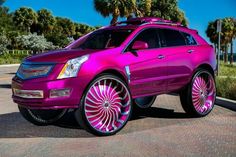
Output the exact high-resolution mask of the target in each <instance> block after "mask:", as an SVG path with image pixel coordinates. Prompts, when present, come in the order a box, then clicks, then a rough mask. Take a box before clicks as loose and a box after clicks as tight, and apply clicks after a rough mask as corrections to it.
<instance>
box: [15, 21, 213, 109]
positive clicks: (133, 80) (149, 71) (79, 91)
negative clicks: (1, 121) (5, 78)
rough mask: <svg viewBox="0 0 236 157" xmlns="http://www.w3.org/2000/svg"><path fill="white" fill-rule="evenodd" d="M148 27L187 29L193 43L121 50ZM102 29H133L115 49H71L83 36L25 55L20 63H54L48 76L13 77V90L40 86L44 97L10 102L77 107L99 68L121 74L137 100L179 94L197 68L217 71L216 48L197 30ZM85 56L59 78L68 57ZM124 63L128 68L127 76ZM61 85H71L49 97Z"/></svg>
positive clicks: (154, 25) (121, 27)
mask: <svg viewBox="0 0 236 157" xmlns="http://www.w3.org/2000/svg"><path fill="white" fill-rule="evenodd" d="M147 28H158V29H160V28H164V29H172V30H178V31H181V32H186V33H188V34H191V35H192V37H193V38H194V39H195V40H196V42H197V45H185V46H176V47H161V48H155V49H143V50H137V51H136V55H135V54H134V53H131V52H129V51H127V52H125V51H124V50H125V48H126V47H127V46H128V45H129V43H130V42H131V41H132V39H133V38H135V36H136V35H137V34H139V33H140V32H141V31H142V30H144V29H147ZM102 29H133V32H132V33H131V34H130V35H129V36H128V37H127V38H126V39H125V41H124V42H122V44H121V45H120V46H119V47H116V48H109V49H104V50H76V49H71V47H72V46H73V45H76V44H78V43H80V42H82V41H83V40H84V39H86V38H87V36H85V37H82V38H80V39H79V40H78V41H75V42H74V43H72V44H71V45H69V46H68V47H67V48H66V49H63V50H56V51H53V52H47V53H43V54H39V55H35V56H32V57H28V58H26V59H25V60H24V62H29V63H35V64H36V63H37V64H42V63H53V64H54V67H53V69H52V71H51V72H50V73H49V74H48V75H47V76H46V77H40V78H33V79H28V80H22V79H20V78H18V77H17V76H15V77H14V78H13V81H12V88H17V89H22V90H42V91H43V92H44V98H42V99H25V98H20V97H17V96H14V95H13V100H14V102H16V103H18V104H20V105H22V106H25V107H27V108H33V109H34V108H35V109H56V108H78V106H79V104H80V100H81V97H82V95H83V93H84V92H85V90H86V89H87V87H88V85H89V83H90V82H91V81H92V80H94V78H96V77H97V76H98V75H99V74H101V73H103V72H110V73H113V74H119V76H122V78H123V79H124V80H125V81H126V82H127V84H128V88H129V89H130V91H131V96H132V98H138V97H143V96H151V95H157V94H163V93H169V92H178V91H179V90H180V89H182V88H183V87H184V86H185V85H187V84H188V83H189V82H190V81H191V78H192V76H193V74H194V72H195V71H196V69H197V68H198V67H200V66H207V67H209V68H211V69H212V71H215V70H216V60H215V53H214V49H213V48H212V46H211V45H209V44H208V43H207V42H206V41H205V40H204V39H202V38H201V37H200V36H199V35H198V34H197V31H195V30H192V29H189V28H186V27H181V26H170V25H163V24H152V23H150V24H145V25H140V26H138V25H126V26H109V27H105V28H102ZM189 50H193V52H192V53H189ZM86 54H89V59H88V60H87V61H86V62H84V63H83V64H82V65H81V67H80V70H79V72H78V75H77V77H74V78H65V79H57V77H58V75H59V73H60V72H61V70H62V68H63V66H64V65H65V64H66V62H67V61H68V60H69V59H73V58H76V57H80V56H83V55H86ZM159 56H163V58H159ZM126 66H129V70H130V76H127V72H126V70H125V67H126ZM129 77H130V80H129ZM64 88H69V89H71V93H70V95H69V96H67V97H59V98H49V91H50V90H52V89H64Z"/></svg>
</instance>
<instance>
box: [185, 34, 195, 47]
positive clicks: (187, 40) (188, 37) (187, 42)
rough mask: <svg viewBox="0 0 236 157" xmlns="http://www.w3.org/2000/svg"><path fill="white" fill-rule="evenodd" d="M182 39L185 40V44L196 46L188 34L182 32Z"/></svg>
mask: <svg viewBox="0 0 236 157" xmlns="http://www.w3.org/2000/svg"><path fill="white" fill-rule="evenodd" d="M182 34H183V36H184V38H185V42H186V44H187V45H197V42H196V40H195V39H194V38H193V36H192V35H190V34H188V33H184V32H182Z"/></svg>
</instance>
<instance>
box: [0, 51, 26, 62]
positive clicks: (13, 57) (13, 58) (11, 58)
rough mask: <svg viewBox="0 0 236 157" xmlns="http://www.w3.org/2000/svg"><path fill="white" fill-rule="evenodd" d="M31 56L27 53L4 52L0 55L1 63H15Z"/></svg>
mask: <svg viewBox="0 0 236 157" xmlns="http://www.w3.org/2000/svg"><path fill="white" fill-rule="evenodd" d="M27 56H29V55H28V54H27V53H23V54H20V53H16V54H12V53H4V54H2V55H0V64H15V63H21V62H22V60H23V59H24V58H25V57H27Z"/></svg>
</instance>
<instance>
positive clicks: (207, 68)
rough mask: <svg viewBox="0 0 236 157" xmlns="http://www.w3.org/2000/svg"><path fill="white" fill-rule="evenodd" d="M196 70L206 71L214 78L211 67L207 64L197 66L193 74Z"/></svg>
mask: <svg viewBox="0 0 236 157" xmlns="http://www.w3.org/2000/svg"><path fill="white" fill-rule="evenodd" d="M197 69H204V70H207V71H209V72H210V73H211V74H212V76H213V77H215V72H214V70H213V68H212V66H211V65H209V64H207V63H204V64H201V65H199V66H198V67H197V68H196V70H195V72H196V71H197ZM195 72H194V73H195Z"/></svg>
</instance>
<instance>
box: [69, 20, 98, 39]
mask: <svg viewBox="0 0 236 157" xmlns="http://www.w3.org/2000/svg"><path fill="white" fill-rule="evenodd" d="M74 25H75V35H74V36H73V37H74V39H78V38H79V37H81V36H83V35H85V34H87V33H89V32H91V31H93V30H95V27H91V26H89V25H85V24H80V23H74Z"/></svg>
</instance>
